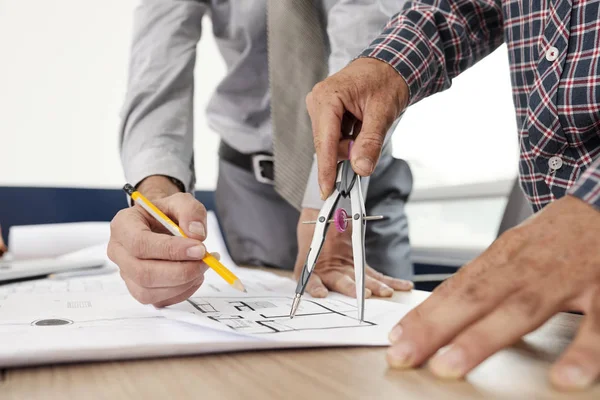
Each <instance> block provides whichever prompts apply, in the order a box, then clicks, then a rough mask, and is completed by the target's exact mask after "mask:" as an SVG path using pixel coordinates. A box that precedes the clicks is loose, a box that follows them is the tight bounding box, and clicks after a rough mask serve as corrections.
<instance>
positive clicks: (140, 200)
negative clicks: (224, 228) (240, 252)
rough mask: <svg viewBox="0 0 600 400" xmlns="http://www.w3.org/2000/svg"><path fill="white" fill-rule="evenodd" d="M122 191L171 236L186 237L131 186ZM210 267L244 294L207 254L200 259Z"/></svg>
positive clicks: (234, 279)
mask: <svg viewBox="0 0 600 400" xmlns="http://www.w3.org/2000/svg"><path fill="white" fill-rule="evenodd" d="M123 190H124V191H125V193H127V194H128V195H129V196H131V198H132V199H133V201H135V202H136V203H137V204H139V205H140V206H141V207H142V208H143V209H144V210H146V211H148V213H149V214H150V215H152V216H153V217H154V218H156V220H157V221H158V222H160V223H161V224H162V225H163V226H164V227H165V228H167V229H168V230H169V232H171V233H172V234H173V235H175V236H180V237H188V236H187V235H186V234H185V233H184V232H183V231H182V230H181V228H180V227H179V226H178V225H177V224H176V223H175V222H173V221H172V220H171V219H170V218H169V217H167V216H166V215H165V213H163V212H162V211H160V210H159V209H158V207H156V206H155V205H154V204H152V202H150V200H148V199H147V198H146V197H144V195H142V194H141V193H140V192H138V191H137V190H136V189H135V188H134V187H133V186H131V185H130V184H126V185H125V186H123ZM202 261H204V262H205V263H206V265H208V266H209V267H211V268H212V269H213V270H214V271H215V272H216V273H217V274H218V275H219V276H220V277H221V278H223V279H224V280H225V281H226V282H227V283H229V284H230V285H231V286H233V288H234V289H237V290H239V291H240V292H246V288H244V285H243V284H242V281H240V279H239V278H238V277H237V276H235V274H234V273H233V272H231V271H230V270H228V269H227V267H225V266H224V265H223V264H221V263H220V262H219V260H217V259H216V258H215V257H214V256H212V255H211V254H209V253H207V254H206V256H204V258H203V259H202Z"/></svg>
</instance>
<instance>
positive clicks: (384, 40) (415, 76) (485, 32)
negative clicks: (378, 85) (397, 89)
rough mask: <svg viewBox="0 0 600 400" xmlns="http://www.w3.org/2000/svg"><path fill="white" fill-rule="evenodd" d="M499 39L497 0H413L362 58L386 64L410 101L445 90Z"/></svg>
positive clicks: (498, 4) (500, 28) (501, 30)
mask: <svg viewBox="0 0 600 400" xmlns="http://www.w3.org/2000/svg"><path fill="white" fill-rule="evenodd" d="M502 41H503V21H502V6H501V2H500V1H499V0H456V1H450V0H416V1H412V2H408V3H406V5H405V7H404V9H403V10H402V11H401V12H400V13H398V14H396V15H395V16H394V17H393V18H392V19H391V20H390V21H389V23H388V24H387V26H386V27H385V28H384V30H383V32H382V33H381V34H380V35H379V36H378V37H377V38H376V39H375V40H373V42H372V43H371V44H370V45H369V47H367V48H366V49H365V50H364V51H363V52H362V53H361V57H371V58H376V59H379V60H381V61H384V62H386V63H388V64H390V65H391V66H392V67H393V68H394V69H395V70H396V71H397V72H398V73H399V74H400V76H402V77H403V78H404V80H405V81H406V83H407V85H408V87H409V91H410V100H409V104H414V103H416V102H418V101H419V100H421V99H423V98H425V97H427V96H429V95H431V94H434V93H437V92H440V91H443V90H445V89H447V88H449V87H450V85H451V81H452V78H454V77H455V76H457V75H458V74H460V73H461V72H463V71H465V70H466V69H467V68H469V67H470V66H472V65H473V64H475V63H476V62H477V61H479V60H481V59H482V58H483V57H485V56H486V55H488V54H489V53H491V52H492V51H493V50H494V49H496V48H497V47H498V46H499V45H500V44H501V43H502Z"/></svg>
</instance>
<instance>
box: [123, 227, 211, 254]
mask: <svg viewBox="0 0 600 400" xmlns="http://www.w3.org/2000/svg"><path fill="white" fill-rule="evenodd" d="M123 246H125V248H127V250H128V253H129V254H130V255H131V256H133V257H135V258H138V259H140V260H171V261H184V260H202V259H203V258H204V256H206V248H205V247H204V244H202V243H201V242H199V241H197V240H194V239H188V238H181V237H176V236H171V235H165V234H161V233H154V232H151V231H149V230H144V231H139V232H138V233H137V235H135V236H130V237H129V238H127V239H126V240H125V241H124V243H123Z"/></svg>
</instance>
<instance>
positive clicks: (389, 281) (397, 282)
mask: <svg viewBox="0 0 600 400" xmlns="http://www.w3.org/2000/svg"><path fill="white" fill-rule="evenodd" d="M365 274H366V275H367V276H370V277H372V278H374V279H377V280H378V281H380V282H382V283H384V284H386V285H387V286H389V287H390V288H392V289H394V290H401V291H403V292H405V291H409V290H412V289H413V288H414V287H415V285H414V283H412V282H411V281H407V280H404V279H398V278H392V277H391V276H387V275H384V274H382V273H381V272H379V271H376V270H374V269H373V268H371V267H367V268H366V270H365Z"/></svg>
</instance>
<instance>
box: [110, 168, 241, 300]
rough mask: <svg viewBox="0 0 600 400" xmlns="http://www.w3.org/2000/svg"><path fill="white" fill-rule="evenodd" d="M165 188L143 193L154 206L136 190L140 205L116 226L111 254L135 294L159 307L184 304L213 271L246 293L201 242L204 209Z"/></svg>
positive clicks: (118, 218)
mask: <svg viewBox="0 0 600 400" xmlns="http://www.w3.org/2000/svg"><path fill="white" fill-rule="evenodd" d="M156 181H158V179H157V180H156ZM162 183H163V182H161V184H162ZM164 185H165V186H163V187H162V188H161V191H153V190H144V193H149V194H151V195H150V196H149V197H151V198H152V202H150V200H148V199H146V198H144V197H143V196H141V193H140V192H135V193H137V194H136V195H134V196H132V199H133V200H134V201H135V202H136V206H134V207H130V208H128V209H124V210H121V211H120V212H119V213H118V214H117V215H116V216H115V218H114V219H113V221H112V222H111V237H110V242H109V245H108V255H109V258H110V259H111V260H112V261H113V262H115V263H116V264H117V265H118V266H119V268H120V270H121V276H122V277H123V280H124V281H125V283H126V285H127V288H128V289H129V291H130V292H131V294H132V296H133V297H134V298H136V299H137V300H138V301H140V302H141V303H144V304H153V305H155V306H157V307H164V306H168V305H171V304H175V303H179V302H181V301H184V300H186V299H187V298H189V297H190V296H191V295H192V294H193V293H194V292H195V291H196V290H198V288H199V287H200V285H202V283H203V281H204V273H205V272H206V270H207V269H208V268H209V267H212V268H213V269H214V270H215V271H216V272H217V274H219V275H220V276H221V277H223V279H225V280H226V281H227V282H228V283H229V284H231V285H232V287H234V288H236V289H238V290H242V291H243V285H242V284H241V282H240V281H239V279H237V277H235V275H233V274H232V273H231V271H229V270H228V269H227V268H226V267H225V266H223V265H221V264H220V263H219V261H218V257H214V256H212V255H211V254H210V253H208V251H207V249H206V248H205V247H204V244H203V243H202V242H203V241H204V240H205V239H206V209H205V208H204V206H203V205H202V204H201V203H200V202H199V201H197V200H196V199H195V198H194V197H193V196H191V195H189V194H185V193H178V192H177V189H176V188H175V187H172V188H169V186H167V185H168V184H167V183H166V182H165V183H164ZM156 187H157V186H154V188H156ZM128 189H129V191H130V192H131V193H130V195H131V194H133V193H134V190H135V189H133V188H128ZM140 189H141V188H140ZM166 189H168V190H166ZM169 190H170V191H171V192H169ZM142 204H144V205H145V207H144V206H142ZM150 205H152V206H153V207H154V208H155V210H153V209H152V207H151V206H150ZM148 210H150V211H152V213H154V214H155V215H153V214H152V213H150V212H149V211H148ZM161 214H162V215H161ZM157 217H158V218H157ZM167 220H168V221H167ZM169 221H170V222H169ZM174 234H175V235H177V236H174Z"/></svg>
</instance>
